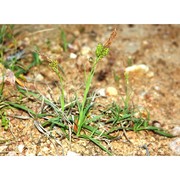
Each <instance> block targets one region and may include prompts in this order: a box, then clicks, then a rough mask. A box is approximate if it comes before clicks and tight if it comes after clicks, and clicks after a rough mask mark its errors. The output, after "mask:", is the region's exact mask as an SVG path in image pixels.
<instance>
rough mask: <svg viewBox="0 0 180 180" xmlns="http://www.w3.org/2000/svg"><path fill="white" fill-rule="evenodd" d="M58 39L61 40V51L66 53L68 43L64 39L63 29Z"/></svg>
mask: <svg viewBox="0 0 180 180" xmlns="http://www.w3.org/2000/svg"><path fill="white" fill-rule="evenodd" d="M60 38H61V41H62V47H63V50H64V51H65V52H66V51H67V49H68V42H67V38H66V33H65V32H64V30H63V29H62V30H61V33H60Z"/></svg>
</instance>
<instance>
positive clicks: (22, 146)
mask: <svg viewBox="0 0 180 180" xmlns="http://www.w3.org/2000/svg"><path fill="white" fill-rule="evenodd" d="M17 148H18V151H19V152H20V153H22V152H23V149H24V144H20V145H19V146H18V147H17Z"/></svg>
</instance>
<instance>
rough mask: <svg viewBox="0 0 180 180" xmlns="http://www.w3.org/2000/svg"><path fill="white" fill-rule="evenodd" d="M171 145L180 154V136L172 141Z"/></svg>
mask: <svg viewBox="0 0 180 180" xmlns="http://www.w3.org/2000/svg"><path fill="white" fill-rule="evenodd" d="M169 147H170V148H171V150H172V151H173V152H174V153H175V154H176V155H180V138H177V139H175V140H174V141H171V142H170V143H169Z"/></svg>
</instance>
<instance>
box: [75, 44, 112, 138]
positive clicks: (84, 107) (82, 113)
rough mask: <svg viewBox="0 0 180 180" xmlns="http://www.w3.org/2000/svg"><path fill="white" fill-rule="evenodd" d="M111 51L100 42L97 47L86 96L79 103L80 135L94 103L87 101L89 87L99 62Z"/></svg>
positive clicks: (86, 85)
mask: <svg viewBox="0 0 180 180" xmlns="http://www.w3.org/2000/svg"><path fill="white" fill-rule="evenodd" d="M108 53H109V48H106V47H104V46H103V45H102V44H100V43H99V44H98V46H97V48H96V59H95V60H93V65H92V68H91V72H90V73H89V75H88V77H87V80H86V82H85V90H84V97H83V101H82V103H81V104H80V103H78V110H79V117H78V120H77V126H78V129H77V136H79V135H80V132H81V129H82V126H83V125H84V122H85V120H86V117H87V114H88V112H89V110H90V108H91V106H92V104H91V103H90V104H86V102H87V95H88V93H89V89H90V86H91V82H92V79H93V76H94V73H95V70H96V66H97V64H98V62H99V61H100V60H101V59H102V58H103V57H105V56H107V55H108Z"/></svg>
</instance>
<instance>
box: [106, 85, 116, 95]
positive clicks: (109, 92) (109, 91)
mask: <svg viewBox="0 0 180 180" xmlns="http://www.w3.org/2000/svg"><path fill="white" fill-rule="evenodd" d="M105 93H106V95H107V96H117V95H118V92H117V89H116V88H114V87H111V86H110V87H107V88H106V91H105Z"/></svg>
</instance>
